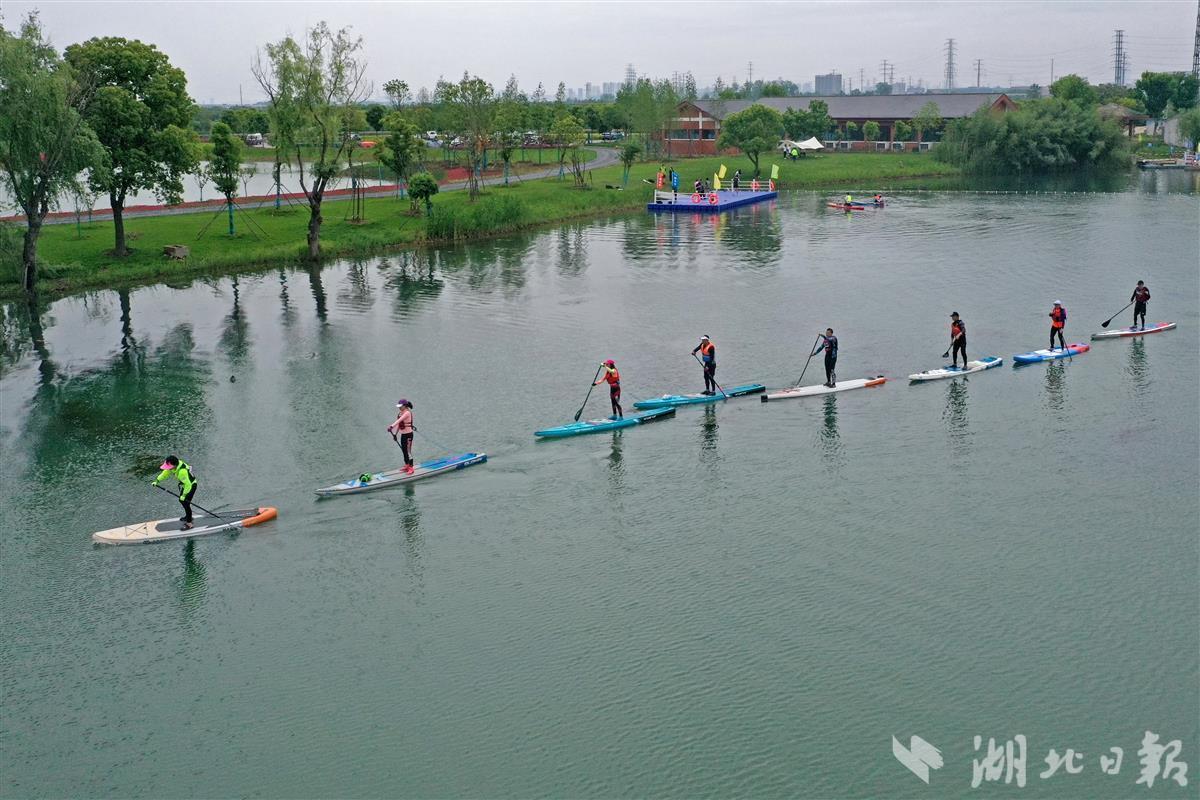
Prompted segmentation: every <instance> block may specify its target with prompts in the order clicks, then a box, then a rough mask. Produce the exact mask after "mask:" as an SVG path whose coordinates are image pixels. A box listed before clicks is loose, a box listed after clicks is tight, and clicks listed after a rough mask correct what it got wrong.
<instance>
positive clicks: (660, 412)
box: [533, 406, 675, 439]
mask: <svg viewBox="0 0 1200 800" xmlns="http://www.w3.org/2000/svg"><path fill="white" fill-rule="evenodd" d="M673 416H675V407H674V406H668V407H667V408H654V409H651V410H650V411H643V412H641V413H639V414H629V415H627V416H624V417H604V418H602V419H589V420H583V421H581V422H572V423H571V424H570V425H560V426H558V427H557V428H545V429H543V430H540V431H534V432H533V435H534V436H542V437H545V438H547V439H561V438H563V437H564V436H578V435H580V434H582V433H601V432H602V431H615V430H618V429H620V428H631V427H633V426H634V425H641V424H642V423H644V422H654V421H655V420H659V419H666V418H667V417H673Z"/></svg>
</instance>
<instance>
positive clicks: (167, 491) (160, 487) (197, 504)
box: [154, 483, 225, 519]
mask: <svg viewBox="0 0 1200 800" xmlns="http://www.w3.org/2000/svg"><path fill="white" fill-rule="evenodd" d="M154 488H155V489H162V490H163V491H164V492H166V493H167V494H169V495H171V497H176V498H177V497H179V495H177V494H175V492H172V491H171V490H170V489H166V488H164V487H162V486H159V485H158V484H157V483H156V484H154ZM192 505H194V506H195V507H196V508H198V509H200V510H201V511H203V512H204V513H205V514H208V515H209V516H210V517H216V518H217V519H225V518H224V517H222V516H221V515H220V514H218V513H217V512H215V511H209V510H208V509H207V508H205V507H204V506H202V505H200V504H199V503H192Z"/></svg>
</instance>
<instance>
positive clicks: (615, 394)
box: [592, 358, 625, 419]
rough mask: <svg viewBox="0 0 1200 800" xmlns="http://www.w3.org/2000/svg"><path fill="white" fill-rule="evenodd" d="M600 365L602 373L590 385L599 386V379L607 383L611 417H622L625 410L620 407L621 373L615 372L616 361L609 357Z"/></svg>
mask: <svg viewBox="0 0 1200 800" xmlns="http://www.w3.org/2000/svg"><path fill="white" fill-rule="evenodd" d="M600 366H601V368H602V369H603V371H604V374H603V375H601V376H600V380H598V381H596V382H595V383H593V384H592V386H599V385H600V383H601V381H603V382H606V383H607V384H608V400H609V402H611V403H612V412H613V418H614V419H624V418H625V411H624V410H623V409H622V408H621V373H620V372H617V363H616V362H615V361H613V360H612V359H611V358H610V359H609V360H608V361H605V362H604V363H603V364H601V365H600Z"/></svg>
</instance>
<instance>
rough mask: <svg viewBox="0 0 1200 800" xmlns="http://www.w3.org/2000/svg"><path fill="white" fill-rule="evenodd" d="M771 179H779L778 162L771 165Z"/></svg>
mask: <svg viewBox="0 0 1200 800" xmlns="http://www.w3.org/2000/svg"><path fill="white" fill-rule="evenodd" d="M771 180H773V181H777V180H779V165H778V164H772V165H771Z"/></svg>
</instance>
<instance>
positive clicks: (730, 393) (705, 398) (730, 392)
mask: <svg viewBox="0 0 1200 800" xmlns="http://www.w3.org/2000/svg"><path fill="white" fill-rule="evenodd" d="M766 390H767V387H766V386H763V385H762V384H761V383H747V384H743V385H742V386H734V387H732V388H729V389H726V390H725V392H724V393H721V392H716V393H715V394H700V393H697V394H664V395H663V396H662V397H655V398H652V399H650V400H638V401H637V402H636V403H634V404H633V407H634V408H669V407H671V406H688V405H694V404H697V403H715V402H717V401H718V400H728V399H729V398H731V397H743V396H745V395H748V394H758V393H759V392H765V391H766Z"/></svg>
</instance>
